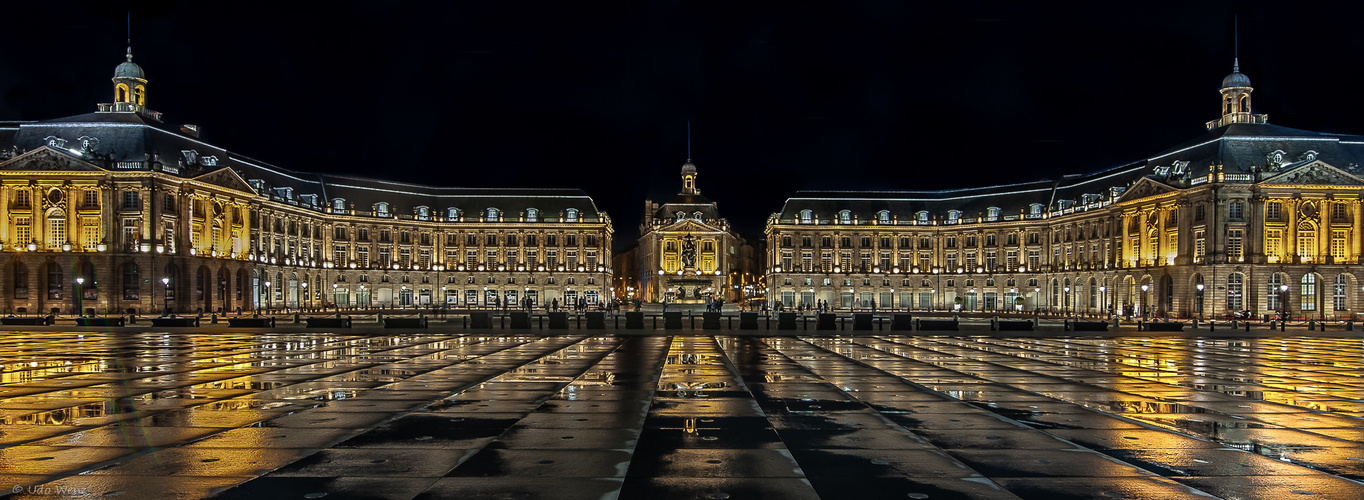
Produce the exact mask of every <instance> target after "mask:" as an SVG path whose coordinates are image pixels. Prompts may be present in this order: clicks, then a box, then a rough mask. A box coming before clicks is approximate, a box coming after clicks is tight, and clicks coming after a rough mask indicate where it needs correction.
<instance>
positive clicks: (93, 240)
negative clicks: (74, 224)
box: [81, 224, 99, 250]
mask: <svg viewBox="0 0 1364 500" xmlns="http://www.w3.org/2000/svg"><path fill="white" fill-rule="evenodd" d="M81 247H82V248H84V249H86V250H97V249H98V247H99V225H98V224H85V225H83V226H81Z"/></svg>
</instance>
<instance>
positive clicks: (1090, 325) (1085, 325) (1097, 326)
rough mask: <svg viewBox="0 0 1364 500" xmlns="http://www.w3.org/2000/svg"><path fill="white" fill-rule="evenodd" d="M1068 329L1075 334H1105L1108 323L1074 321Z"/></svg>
mask: <svg viewBox="0 0 1364 500" xmlns="http://www.w3.org/2000/svg"><path fill="white" fill-rule="evenodd" d="M1070 329H1071V330H1074V331H1077V332H1106V331H1108V322H1106V321H1076V322H1074V323H1071V325H1070Z"/></svg>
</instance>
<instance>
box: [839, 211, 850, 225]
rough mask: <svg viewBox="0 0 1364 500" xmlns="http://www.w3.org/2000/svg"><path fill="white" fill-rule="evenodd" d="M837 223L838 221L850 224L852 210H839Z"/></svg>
mask: <svg viewBox="0 0 1364 500" xmlns="http://www.w3.org/2000/svg"><path fill="white" fill-rule="evenodd" d="M838 223H839V224H852V211H851V210H840V211H839V212H838Z"/></svg>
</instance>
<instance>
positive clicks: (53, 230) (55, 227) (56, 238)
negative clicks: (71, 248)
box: [46, 208, 67, 250]
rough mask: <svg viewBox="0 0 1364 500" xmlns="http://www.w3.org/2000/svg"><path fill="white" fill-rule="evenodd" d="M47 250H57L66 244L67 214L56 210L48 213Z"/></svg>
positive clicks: (58, 209)
mask: <svg viewBox="0 0 1364 500" xmlns="http://www.w3.org/2000/svg"><path fill="white" fill-rule="evenodd" d="M46 236H47V238H46V239H47V248H49V249H53V250H57V249H60V248H61V247H62V245H63V244H65V243H66V241H67V239H66V212H65V211H63V210H62V209H60V208H54V209H52V210H48V212H47V235H46Z"/></svg>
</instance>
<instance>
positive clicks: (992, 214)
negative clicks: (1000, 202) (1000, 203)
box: [985, 207, 1000, 221]
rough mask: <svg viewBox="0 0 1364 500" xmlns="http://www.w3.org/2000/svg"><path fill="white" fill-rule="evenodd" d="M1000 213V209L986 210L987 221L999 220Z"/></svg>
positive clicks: (991, 208)
mask: <svg viewBox="0 0 1364 500" xmlns="http://www.w3.org/2000/svg"><path fill="white" fill-rule="evenodd" d="M999 211H1000V209H999V207H990V208H987V209H985V216H986V217H987V220H991V221H995V220H999Z"/></svg>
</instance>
